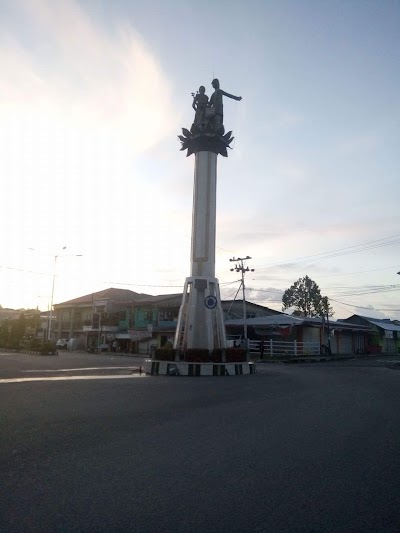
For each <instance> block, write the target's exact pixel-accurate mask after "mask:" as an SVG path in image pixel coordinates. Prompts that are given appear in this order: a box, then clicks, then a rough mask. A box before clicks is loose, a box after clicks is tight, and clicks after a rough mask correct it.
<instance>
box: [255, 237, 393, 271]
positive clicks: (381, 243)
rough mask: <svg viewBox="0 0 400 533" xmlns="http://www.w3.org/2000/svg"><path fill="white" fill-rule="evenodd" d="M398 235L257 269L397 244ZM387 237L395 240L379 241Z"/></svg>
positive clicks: (329, 257) (385, 239)
mask: <svg viewBox="0 0 400 533" xmlns="http://www.w3.org/2000/svg"><path fill="white" fill-rule="evenodd" d="M399 236H400V234H396V235H392V236H390V237H382V238H381V239H375V240H373V241H366V242H364V243H361V244H354V245H352V246H345V247H344V248H337V249H336V250H330V251H327V252H321V253H319V254H313V255H306V256H303V257H298V258H295V259H287V260H285V261H280V262H277V263H269V264H266V265H261V266H258V267H257V268H258V269H260V268H268V267H271V266H280V265H284V264H288V263H301V262H303V261H308V260H309V259H314V260H317V261H318V260H321V259H331V258H334V257H339V256H342V255H349V254H354V253H359V252H363V251H366V250H372V249H375V248H380V247H383V246H390V245H393V244H398V243H400V239H397V237H399ZM388 239H395V240H393V241H389V242H381V241H387V240H388ZM374 243H380V244H376V245H375V246H370V245H372V244H374ZM361 247H363V248H361ZM354 248H360V249H359V250H355V249H354ZM346 250H347V251H346ZM337 252H341V253H337Z"/></svg>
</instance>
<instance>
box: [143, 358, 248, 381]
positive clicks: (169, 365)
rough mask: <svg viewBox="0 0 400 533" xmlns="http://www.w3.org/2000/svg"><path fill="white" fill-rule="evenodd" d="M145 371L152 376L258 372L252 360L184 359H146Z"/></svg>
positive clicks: (221, 374)
mask: <svg viewBox="0 0 400 533" xmlns="http://www.w3.org/2000/svg"><path fill="white" fill-rule="evenodd" d="M143 366H144V371H145V373H146V374H148V375H151V376H190V377H199V376H242V375H250V374H255V373H256V364H255V363H254V362H252V361H242V362H240V363H211V362H210V363H189V362H184V361H157V360H154V359H146V360H145V362H144V365H143Z"/></svg>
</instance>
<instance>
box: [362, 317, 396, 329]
mask: <svg viewBox="0 0 400 533" xmlns="http://www.w3.org/2000/svg"><path fill="white" fill-rule="evenodd" d="M368 322H371V324H374V326H378V327H379V328H382V329H384V330H386V331H400V326H396V324H390V323H389V322H383V321H380V320H370V319H368Z"/></svg>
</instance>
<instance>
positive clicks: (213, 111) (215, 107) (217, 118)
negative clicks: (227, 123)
mask: <svg viewBox="0 0 400 533" xmlns="http://www.w3.org/2000/svg"><path fill="white" fill-rule="evenodd" d="M211 85H212V86H213V87H214V92H213V94H212V95H211V98H210V102H209V104H208V110H207V111H208V113H206V115H210V118H212V123H213V127H214V130H215V131H218V130H220V129H221V128H222V127H223V124H224V105H223V101H222V97H223V96H227V97H228V98H232V99H233V100H237V101H240V100H241V99H242V97H241V96H234V95H233V94H229V93H226V92H225V91H223V90H222V89H221V88H220V86H219V80H217V78H215V79H214V80H213V81H212V82H211ZM212 115H213V116H212Z"/></svg>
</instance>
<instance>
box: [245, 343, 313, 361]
mask: <svg viewBox="0 0 400 533" xmlns="http://www.w3.org/2000/svg"><path fill="white" fill-rule="evenodd" d="M262 342H263V341H252V340H249V349H250V353H251V354H254V355H258V356H262V357H265V358H267V357H301V356H304V357H306V356H310V355H320V350H321V347H320V344H319V342H297V341H290V342H287V341H286V342H285V341H274V340H272V339H271V340H267V341H264V343H263V346H262Z"/></svg>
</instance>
